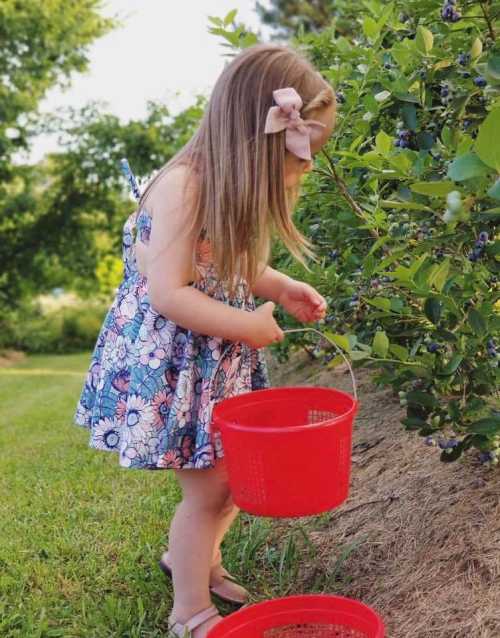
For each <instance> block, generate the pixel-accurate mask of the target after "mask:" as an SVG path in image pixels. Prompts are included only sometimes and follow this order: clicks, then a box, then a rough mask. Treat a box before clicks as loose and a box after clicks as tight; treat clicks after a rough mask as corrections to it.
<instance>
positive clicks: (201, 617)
mask: <svg viewBox="0 0 500 638" xmlns="http://www.w3.org/2000/svg"><path fill="white" fill-rule="evenodd" d="M218 613H219V610H218V609H217V607H215V605H211V606H210V607H208V609H204V610H203V611H200V612H199V613H197V614H196V615H195V616H193V617H192V618H190V619H189V620H188V621H187V622H186V623H185V624H184V625H181V626H182V627H183V628H185V629H188V630H189V631H193V630H194V629H196V627H199V626H200V625H202V624H203V623H204V622H206V621H207V620H210V618H213V617H214V616H217V615H218ZM176 624H177V623H176ZM179 624H180V623H179Z"/></svg>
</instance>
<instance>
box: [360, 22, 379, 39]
mask: <svg viewBox="0 0 500 638" xmlns="http://www.w3.org/2000/svg"><path fill="white" fill-rule="evenodd" d="M363 31H364V34H365V35H366V37H367V38H368V39H369V40H376V39H377V37H378V34H379V33H380V26H379V25H378V24H377V22H375V20H374V19H373V18H371V17H370V16H366V18H365V19H364V20H363Z"/></svg>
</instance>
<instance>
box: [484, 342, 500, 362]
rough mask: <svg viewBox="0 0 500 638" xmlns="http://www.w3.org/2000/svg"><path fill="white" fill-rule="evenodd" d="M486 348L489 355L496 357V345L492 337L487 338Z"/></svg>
mask: <svg viewBox="0 0 500 638" xmlns="http://www.w3.org/2000/svg"><path fill="white" fill-rule="evenodd" d="M486 349H487V350H488V354H489V355H490V357H495V358H496V357H497V356H498V353H497V345H496V343H495V342H494V340H493V339H488V343H487V344H486Z"/></svg>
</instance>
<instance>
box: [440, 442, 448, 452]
mask: <svg viewBox="0 0 500 638" xmlns="http://www.w3.org/2000/svg"><path fill="white" fill-rule="evenodd" d="M438 445H439V447H440V448H441V449H442V450H446V448H447V447H448V441H446V440H445V439H439V441H438Z"/></svg>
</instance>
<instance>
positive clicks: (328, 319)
mask: <svg viewBox="0 0 500 638" xmlns="http://www.w3.org/2000/svg"><path fill="white" fill-rule="evenodd" d="M325 321H326V323H333V322H334V321H335V315H327V316H326V317H325Z"/></svg>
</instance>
